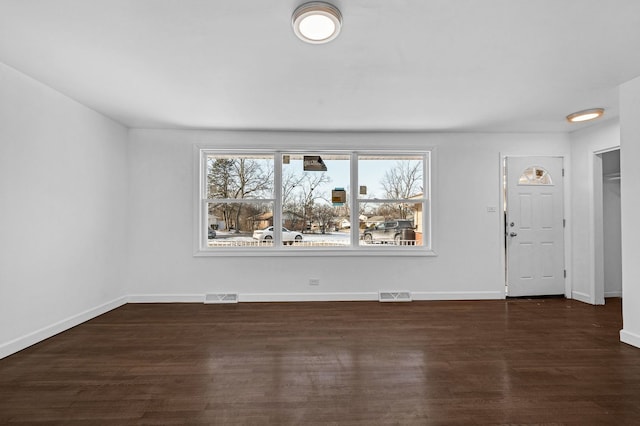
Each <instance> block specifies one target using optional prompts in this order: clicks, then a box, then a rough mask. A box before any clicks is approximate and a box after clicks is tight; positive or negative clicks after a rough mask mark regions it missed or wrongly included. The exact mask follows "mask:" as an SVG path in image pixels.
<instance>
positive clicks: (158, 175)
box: [128, 130, 570, 301]
mask: <svg viewBox="0 0 640 426" xmlns="http://www.w3.org/2000/svg"><path fill="white" fill-rule="evenodd" d="M194 145H199V146H203V147H214V148H228V149H230V150H233V149H239V148H260V147H266V148H287V147H290V148H297V149H305V148H306V149H332V148H333V149H347V148H348V149H360V150H366V149H381V148H385V147H397V148H398V149H402V148H406V149H420V148H429V147H435V148H436V151H435V155H434V160H435V168H434V169H435V171H434V201H433V202H434V212H433V213H434V220H435V223H434V230H433V236H434V249H435V250H436V251H437V253H438V256H437V257H433V258H424V257H412V258H398V257H393V258H389V259H384V262H381V258H377V257H369V258H367V257H365V256H363V257H349V258H345V257H243V256H237V257H194V256H193V240H192V239H193V221H194V219H193V216H194V214H193V209H194V200H193V181H194V178H193V176H194V151H193V149H194ZM500 154H510V155H525V154H526V155H561V156H568V155H569V140H568V136H567V135H557V134H553V135H548V134H517V135H510V134H449V135H445V134H418V133H403V134H393V133H376V134H355V133H346V134H330V133H261V132H205V131H163V130H132V131H131V132H130V141H129V158H130V165H131V167H130V178H131V181H130V184H131V191H130V199H129V205H130V212H131V216H130V224H131V232H130V266H131V268H130V269H129V274H128V277H129V283H128V288H129V291H130V293H131V294H132V295H133V296H132V300H137V301H144V300H159V298H160V299H164V300H167V301H175V300H185V301H188V300H194V301H201V300H202V297H203V294H204V293H207V292H219V291H229V292H232V291H233V292H239V293H240V297H241V300H314V299H315V300H318V299H320V300H329V299H367V298H372V297H376V295H377V291H378V290H380V289H383V290H384V289H395V288H402V289H408V290H411V291H412V292H413V293H414V297H416V298H425V299H437V298H448V299H455V298H499V297H503V296H504V264H503V261H502V259H503V255H504V251H503V250H504V249H503V245H504V240H503V236H502V230H501V228H500V213H499V210H500V209H499V206H500V193H501V192H500V182H501V179H500V167H499V165H500ZM566 187H567V189H569V188H570V185H569V183H567V185H566ZM489 206H492V207H497V211H496V212H492V213H489V212H487V207H489ZM567 210H570V208H569V206H567ZM567 243H568V244H570V242H569V241H568V242H567ZM381 263H384V266H383V267H381ZM309 278H318V279H320V286H314V287H310V286H309V285H308V280H309Z"/></svg>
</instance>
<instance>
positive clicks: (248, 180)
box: [206, 154, 274, 199]
mask: <svg viewBox="0 0 640 426" xmlns="http://www.w3.org/2000/svg"><path fill="white" fill-rule="evenodd" d="M273 163H274V162H273V156H272V155H256V154H249V155H240V154H229V155H226V154H209V155H207V184H206V198H207V199H216V198H219V199H234V198H242V199H247V198H250V199H264V198H267V199H269V198H273Z"/></svg>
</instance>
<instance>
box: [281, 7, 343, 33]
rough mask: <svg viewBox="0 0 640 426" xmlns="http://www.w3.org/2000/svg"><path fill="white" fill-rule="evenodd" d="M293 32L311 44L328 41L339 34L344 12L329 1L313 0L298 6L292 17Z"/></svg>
mask: <svg viewBox="0 0 640 426" xmlns="http://www.w3.org/2000/svg"><path fill="white" fill-rule="evenodd" d="M291 23H292V24H293V32H295V33H296V35H297V36H298V38H299V39H300V40H302V41H305V42H307V43H311V44H322V43H327V42H329V41H331V40H333V39H334V38H336V37H337V36H338V34H339V33H340V28H341V27H342V14H340V11H339V10H338V9H337V8H336V7H335V6H333V5H330V4H329V3H324V2H319V1H313V2H311V3H305V4H303V5H302V6H300V7H298V8H297V9H296V10H295V11H294V12H293V16H292V17H291Z"/></svg>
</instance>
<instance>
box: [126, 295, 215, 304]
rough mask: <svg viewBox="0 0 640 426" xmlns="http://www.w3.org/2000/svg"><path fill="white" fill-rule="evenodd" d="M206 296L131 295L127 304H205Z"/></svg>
mask: <svg viewBox="0 0 640 426" xmlns="http://www.w3.org/2000/svg"><path fill="white" fill-rule="evenodd" d="M204 296H205V295H204V294H130V295H128V296H127V303H204Z"/></svg>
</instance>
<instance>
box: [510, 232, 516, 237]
mask: <svg viewBox="0 0 640 426" xmlns="http://www.w3.org/2000/svg"><path fill="white" fill-rule="evenodd" d="M516 235H518V234H517V233H516V232H512V233H510V234H509V236H510V237H515V236H516Z"/></svg>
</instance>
